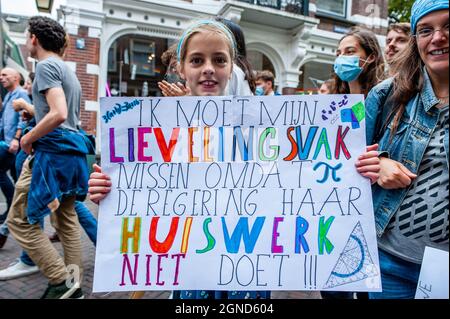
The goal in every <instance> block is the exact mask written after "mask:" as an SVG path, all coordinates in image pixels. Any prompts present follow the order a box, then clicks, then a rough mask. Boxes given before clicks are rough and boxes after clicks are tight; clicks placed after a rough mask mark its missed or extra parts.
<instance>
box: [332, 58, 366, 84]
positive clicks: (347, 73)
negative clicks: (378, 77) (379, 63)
mask: <svg viewBox="0 0 450 319" xmlns="http://www.w3.org/2000/svg"><path fill="white" fill-rule="evenodd" d="M359 59H360V58H359V56H357V55H352V56H348V55H340V56H338V57H337V58H336V60H335V61H334V73H336V75H337V76H338V77H339V78H340V79H341V80H342V81H344V82H351V81H354V80H356V79H357V78H358V76H359V75H360V74H361V72H362V70H363V68H362V67H360V66H359Z"/></svg>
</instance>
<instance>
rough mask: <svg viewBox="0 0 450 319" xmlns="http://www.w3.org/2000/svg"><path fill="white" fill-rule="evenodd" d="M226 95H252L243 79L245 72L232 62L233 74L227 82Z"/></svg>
mask: <svg viewBox="0 0 450 319" xmlns="http://www.w3.org/2000/svg"><path fill="white" fill-rule="evenodd" d="M225 92H227V95H239V96H249V95H253V93H252V91H251V90H250V85H249V84H248V81H247V80H246V79H245V73H244V71H242V70H241V68H240V67H238V66H237V65H236V64H233V74H232V75H231V80H230V82H228V87H227V89H226V90H225Z"/></svg>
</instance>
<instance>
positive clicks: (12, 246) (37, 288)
mask: <svg viewBox="0 0 450 319" xmlns="http://www.w3.org/2000/svg"><path fill="white" fill-rule="evenodd" d="M86 204H87V206H88V207H89V208H90V209H91V211H92V212H93V214H94V215H95V216H97V212H98V208H97V205H95V204H94V203H92V202H91V201H89V200H87V201H86ZM5 209H6V203H5V199H4V197H3V194H1V192H0V212H3V211H5ZM44 229H45V232H46V233H47V234H52V233H53V231H54V229H53V228H52V226H51V225H50V221H49V218H48V217H47V218H46V220H45V226H44ZM81 240H82V249H83V267H84V277H83V286H82V289H83V292H84V295H85V298H88V299H129V298H130V293H129V292H126V293H123V292H111V293H92V282H93V276H94V259H95V247H94V245H93V244H92V243H91V241H90V240H89V238H88V237H87V235H86V234H85V233H84V232H82V239H81ZM54 245H55V247H56V248H57V250H58V251H59V252H60V254H61V255H62V253H63V250H62V246H61V243H54ZM20 252H21V249H20V247H19V245H18V243H17V242H16V241H15V240H14V238H13V237H12V236H9V238H8V240H7V241H6V244H5V246H3V248H2V249H0V269H4V268H6V267H7V266H8V265H9V264H11V263H12V262H14V261H15V260H16V259H17V258H18V257H19V256H20ZM46 287H47V279H46V278H45V277H44V276H43V275H42V274H41V273H36V274H33V275H30V276H26V277H22V278H17V279H12V280H7V281H0V299H38V298H40V296H41V295H42V294H43V293H44V290H45V289H46ZM169 296H170V292H169V291H162V292H161V291H147V292H146V293H145V294H144V296H143V299H168V298H169ZM272 298H273V299H320V294H319V293H318V292H315V291H314V292H304V291H277V292H272Z"/></svg>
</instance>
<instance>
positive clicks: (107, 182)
mask: <svg viewBox="0 0 450 319" xmlns="http://www.w3.org/2000/svg"><path fill="white" fill-rule="evenodd" d="M92 167H93V168H94V172H93V173H92V174H91V176H90V177H89V189H88V192H89V198H90V200H91V201H93V202H94V203H96V204H98V203H99V202H100V201H101V200H102V199H103V198H105V197H106V195H108V193H109V192H110V191H111V185H112V183H111V178H110V177H109V176H108V175H106V174H103V173H102V168H101V167H100V166H98V165H97V164H94V165H93V166H92Z"/></svg>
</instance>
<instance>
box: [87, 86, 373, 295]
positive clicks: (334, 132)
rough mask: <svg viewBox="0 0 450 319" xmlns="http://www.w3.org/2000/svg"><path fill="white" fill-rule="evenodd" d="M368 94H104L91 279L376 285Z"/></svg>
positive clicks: (111, 283)
mask: <svg viewBox="0 0 450 319" xmlns="http://www.w3.org/2000/svg"><path fill="white" fill-rule="evenodd" d="M362 98H363V97H362V96H361V95H328V96H278V97H183V98H103V99H102V100H101V112H100V113H101V114H100V119H101V124H102V125H101V126H102V135H101V142H102V149H101V154H102V168H103V171H104V172H105V173H107V174H108V175H110V176H111V180H112V182H113V186H112V191H111V193H110V194H109V195H108V196H107V197H106V199H105V200H103V202H102V203H101V205H100V212H99V231H98V246H97V252H96V265H95V277H94V291H130V290H171V289H174V290H179V289H195V290H199V289H208V290H213V289H214V290H348V291H360V290H365V291H379V290H380V277H379V266H378V254H377V246H376V237H375V232H374V230H375V227H374V220H373V210H372V197H371V191H370V183H369V181H368V180H366V179H365V178H363V177H361V176H360V175H359V174H358V173H357V171H356V169H355V161H356V160H357V158H358V156H359V155H360V154H361V153H363V152H364V150H365V132H364V129H365V128H364V123H365V121H364V118H365V113H364V104H363V100H362Z"/></svg>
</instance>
